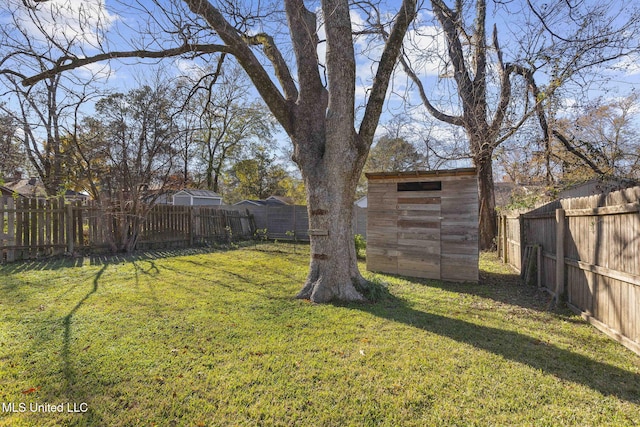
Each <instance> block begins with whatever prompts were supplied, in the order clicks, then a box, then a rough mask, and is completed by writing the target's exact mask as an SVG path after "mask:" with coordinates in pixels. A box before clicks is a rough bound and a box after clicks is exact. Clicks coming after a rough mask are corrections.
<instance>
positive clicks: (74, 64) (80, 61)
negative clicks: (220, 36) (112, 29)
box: [3, 44, 233, 86]
mask: <svg viewBox="0 0 640 427" xmlns="http://www.w3.org/2000/svg"><path fill="white" fill-rule="evenodd" d="M189 52H191V53H193V54H194V55H199V54H205V53H219V52H222V53H233V51H232V50H231V49H230V48H229V47H228V46H225V45H219V44H202V45H201V44H196V45H193V44H184V45H183V46H180V47H176V48H173V49H165V50H160V51H155V52H152V51H146V50H133V51H127V52H107V53H101V54H98V55H95V56H91V57H87V58H74V57H69V56H67V57H62V58H60V59H59V60H58V61H57V62H58V65H56V66H55V67H53V68H50V69H48V70H46V71H43V72H42V73H39V74H36V75H34V76H32V77H28V78H24V79H23V81H22V84H23V85H24V86H31V85H33V84H35V83H37V82H39V81H41V80H44V79H46V78H49V77H51V76H54V75H56V74H59V73H61V72H64V71H69V70H75V69H77V68H80V67H84V66H86V65H89V64H94V63H96V62H101V61H106V60H109V59H118V58H158V59H159V58H170V57H173V56H179V55H184V54H185V53H189ZM3 71H4V70H3Z"/></svg>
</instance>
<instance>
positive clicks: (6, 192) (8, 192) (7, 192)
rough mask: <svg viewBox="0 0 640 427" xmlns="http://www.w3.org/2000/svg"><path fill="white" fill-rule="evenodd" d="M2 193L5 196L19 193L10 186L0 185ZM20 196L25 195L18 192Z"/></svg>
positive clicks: (0, 192)
mask: <svg viewBox="0 0 640 427" xmlns="http://www.w3.org/2000/svg"><path fill="white" fill-rule="evenodd" d="M0 194H2V195H3V196H13V195H14V194H18V193H17V192H15V191H13V190H12V189H11V188H9V187H5V186H4V185H0ZM18 195H19V196H20V197H23V196H22V195H20V194H18Z"/></svg>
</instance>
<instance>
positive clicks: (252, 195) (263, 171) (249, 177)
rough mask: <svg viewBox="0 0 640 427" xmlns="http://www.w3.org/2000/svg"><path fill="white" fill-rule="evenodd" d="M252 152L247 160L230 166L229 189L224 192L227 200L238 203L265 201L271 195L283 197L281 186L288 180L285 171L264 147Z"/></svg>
mask: <svg viewBox="0 0 640 427" xmlns="http://www.w3.org/2000/svg"><path fill="white" fill-rule="evenodd" d="M252 151H253V152H252V155H251V156H250V157H249V158H246V159H243V160H240V161H238V162H236V163H234V164H233V166H231V168H230V170H229V181H230V183H229V187H230V188H228V189H227V191H226V192H225V196H226V197H227V199H228V200H229V201H240V200H243V199H266V198H267V197H269V196H272V195H277V196H284V195H285V194H284V193H285V191H286V189H285V188H283V187H282V186H281V185H282V184H283V183H284V182H285V180H287V179H289V178H290V177H289V174H288V173H287V171H286V170H285V169H284V168H283V167H282V166H280V165H278V164H276V163H275V160H276V158H275V156H274V155H272V154H270V153H269V151H268V149H267V147H266V146H264V145H262V146H257V147H255V148H254V149H253V150H252ZM230 193H231V194H230ZM229 196H231V197H229Z"/></svg>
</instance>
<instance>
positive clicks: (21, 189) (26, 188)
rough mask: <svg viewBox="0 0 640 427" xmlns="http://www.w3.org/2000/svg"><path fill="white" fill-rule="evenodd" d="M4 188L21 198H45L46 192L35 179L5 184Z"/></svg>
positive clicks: (18, 180)
mask: <svg viewBox="0 0 640 427" xmlns="http://www.w3.org/2000/svg"><path fill="white" fill-rule="evenodd" d="M4 186H5V188H8V189H9V190H11V191H13V192H16V193H18V194H20V195H21V196H25V197H47V191H46V190H45V188H44V185H43V184H42V182H41V181H40V180H39V179H37V178H30V179H17V180H15V181H9V182H7V183H6V184H5V185H4Z"/></svg>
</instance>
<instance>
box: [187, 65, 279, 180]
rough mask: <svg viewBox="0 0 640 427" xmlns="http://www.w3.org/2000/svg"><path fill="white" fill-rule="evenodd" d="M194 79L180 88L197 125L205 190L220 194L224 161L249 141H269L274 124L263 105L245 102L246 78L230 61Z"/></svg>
mask: <svg viewBox="0 0 640 427" xmlns="http://www.w3.org/2000/svg"><path fill="white" fill-rule="evenodd" d="M196 77H197V79H195V78H189V79H187V78H184V79H183V80H185V81H183V82H181V84H183V85H186V86H187V87H191V90H190V91H191V96H190V100H189V105H188V113H189V115H195V116H196V117H197V120H198V122H199V124H198V126H197V127H196V128H195V129H194V139H195V143H196V145H197V148H198V152H197V155H198V160H199V161H200V162H201V163H202V166H203V169H204V170H203V175H204V181H205V183H206V188H208V189H209V190H212V191H215V192H220V185H219V183H220V177H221V176H222V172H223V170H224V168H225V167H226V165H227V161H228V160H229V159H230V158H233V157H234V156H236V155H239V153H240V152H241V151H242V149H243V148H244V147H245V146H247V145H248V144H249V143H250V142H251V141H252V140H255V139H262V140H264V139H268V138H270V137H271V135H272V132H273V128H274V127H275V123H274V122H273V117H272V116H271V114H270V113H269V112H268V111H267V110H266V108H265V106H264V104H263V103H260V102H257V101H253V102H250V101H249V100H248V97H249V88H248V82H247V81H246V76H245V75H244V74H243V71H242V70H241V69H238V68H237V65H235V64H232V63H231V61H228V60H227V61H226V63H225V67H223V68H220V69H216V70H215V71H213V72H211V73H205V75H203V76H196ZM183 113H184V112H183Z"/></svg>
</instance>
